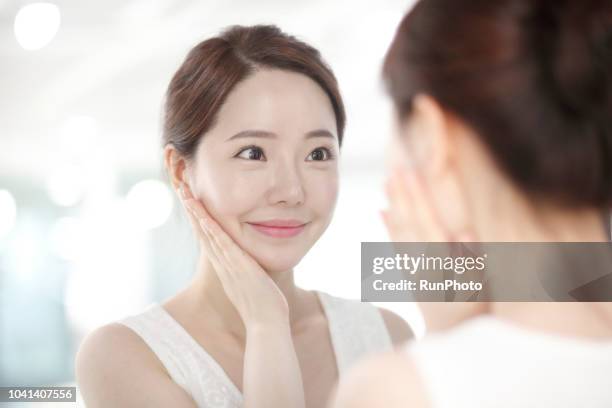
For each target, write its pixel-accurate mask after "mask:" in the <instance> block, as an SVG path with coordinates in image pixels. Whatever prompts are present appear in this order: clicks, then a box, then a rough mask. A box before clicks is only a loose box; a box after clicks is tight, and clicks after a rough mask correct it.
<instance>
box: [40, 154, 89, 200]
mask: <svg viewBox="0 0 612 408" xmlns="http://www.w3.org/2000/svg"><path fill="white" fill-rule="evenodd" d="M46 186H47V193H48V194H49V197H50V198H51V200H52V201H53V202H54V203H55V204H57V205H59V206H62V207H71V206H73V205H75V204H77V203H78V202H79V201H81V199H82V198H83V195H84V193H85V174H84V171H83V169H82V168H81V167H79V166H77V165H74V164H69V163H63V164H58V165H57V166H56V167H55V168H54V169H53V170H51V172H50V173H49V175H48V176H47V180H46Z"/></svg>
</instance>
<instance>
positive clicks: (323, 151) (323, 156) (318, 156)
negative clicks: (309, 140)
mask: <svg viewBox="0 0 612 408" xmlns="http://www.w3.org/2000/svg"><path fill="white" fill-rule="evenodd" d="M332 158H333V155H332V153H331V151H330V150H329V149H328V148H326V147H319V148H318V149H315V150H313V151H312V153H310V154H309V155H308V160H310V161H325V160H330V159H332Z"/></svg>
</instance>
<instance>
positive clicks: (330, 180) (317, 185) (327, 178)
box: [307, 171, 339, 221]
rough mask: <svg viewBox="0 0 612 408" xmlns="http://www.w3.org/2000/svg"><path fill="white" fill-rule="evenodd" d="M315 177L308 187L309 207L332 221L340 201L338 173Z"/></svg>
mask: <svg viewBox="0 0 612 408" xmlns="http://www.w3.org/2000/svg"><path fill="white" fill-rule="evenodd" d="M318 176H319V177H314V178H313V179H312V180H311V181H310V182H309V186H308V191H307V196H308V199H309V201H310V204H309V206H310V207H311V208H312V210H314V211H315V212H316V213H317V214H318V216H319V217H321V218H323V219H328V221H329V220H330V219H331V216H332V214H333V212H334V208H335V207H336V202H337V200H338V189H339V181H338V174H337V172H335V171H334V172H327V173H323V174H320V175H318Z"/></svg>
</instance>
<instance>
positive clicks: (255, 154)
mask: <svg viewBox="0 0 612 408" xmlns="http://www.w3.org/2000/svg"><path fill="white" fill-rule="evenodd" d="M235 157H240V158H241V159H246V160H262V158H263V157H264V155H263V150H261V148H259V147H257V146H249V147H246V148H244V149H242V150H241V151H240V152H239V153H238V154H237V155H236V156H235Z"/></svg>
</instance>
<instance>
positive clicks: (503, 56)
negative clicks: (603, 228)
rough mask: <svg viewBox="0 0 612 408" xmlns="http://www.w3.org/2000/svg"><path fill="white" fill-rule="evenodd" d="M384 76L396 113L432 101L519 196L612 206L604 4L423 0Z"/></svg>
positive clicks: (608, 26) (608, 17) (597, 0)
mask: <svg viewBox="0 0 612 408" xmlns="http://www.w3.org/2000/svg"><path fill="white" fill-rule="evenodd" d="M383 75H384V78H385V81H386V84H387V88H388V92H389V93H390V95H391V97H392V99H393V100H394V103H395V106H396V108H397V110H398V112H399V114H400V115H401V116H402V118H405V117H407V115H408V114H409V112H410V109H411V103H412V99H413V97H414V96H415V95H416V94H417V93H421V92H422V93H425V94H428V95H430V96H432V97H433V98H435V99H436V101H438V103H440V105H441V106H443V107H444V109H445V110H448V111H449V112H452V113H454V114H456V115H457V116H458V117H460V118H462V119H463V120H464V121H465V122H466V123H467V124H469V125H470V126H471V127H472V128H474V129H475V130H476V131H477V133H478V135H479V137H480V138H481V140H482V142H483V143H484V145H485V146H487V147H488V149H489V151H490V152H491V153H492V155H493V157H494V158H495V160H496V162H497V163H498V165H499V166H500V168H502V169H503V170H504V171H505V173H506V174H508V175H509V176H510V179H511V180H513V181H514V182H515V183H516V184H517V185H518V186H520V187H521V188H522V189H523V190H524V191H526V192H528V193H530V194H532V195H534V196H538V197H545V198H547V199H553V200H557V201H558V202H561V203H564V204H567V205H570V206H574V207H578V206H585V205H586V206H596V207H600V208H608V207H610V206H611V204H612V3H611V2H610V1H609V0H494V1H491V0H422V1H419V2H418V3H417V4H416V6H415V7H414V8H413V9H412V10H411V11H410V12H409V13H408V14H407V15H406V16H405V17H404V19H403V21H402V22H401V23H400V26H399V28H398V30H397V32H396V35H395V38H394V40H393V43H392V44H391V47H390V49H389V50H388V53H387V56H386V59H385V64H384V68H383Z"/></svg>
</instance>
